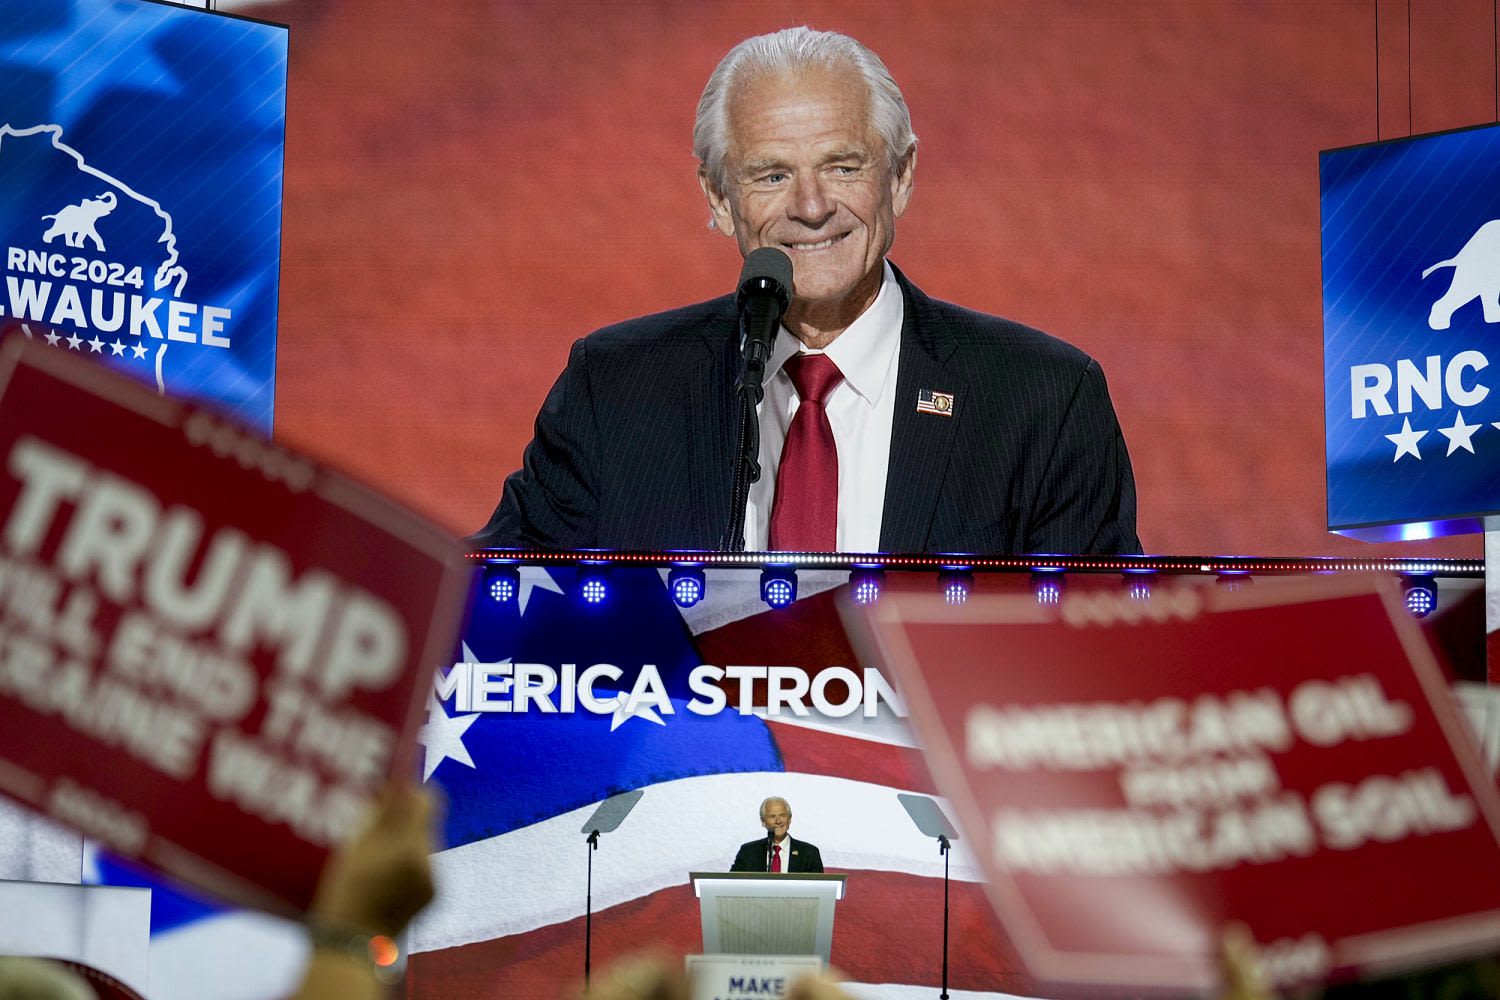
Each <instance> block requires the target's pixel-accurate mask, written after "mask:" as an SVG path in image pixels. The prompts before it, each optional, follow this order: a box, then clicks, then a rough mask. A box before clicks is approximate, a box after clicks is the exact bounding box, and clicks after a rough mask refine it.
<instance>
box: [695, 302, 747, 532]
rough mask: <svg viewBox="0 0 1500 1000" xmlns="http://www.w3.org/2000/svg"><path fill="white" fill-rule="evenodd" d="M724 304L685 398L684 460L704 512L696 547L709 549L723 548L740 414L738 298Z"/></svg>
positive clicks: (707, 329) (708, 334)
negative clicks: (736, 382)
mask: <svg viewBox="0 0 1500 1000" xmlns="http://www.w3.org/2000/svg"><path fill="white" fill-rule="evenodd" d="M725 302H726V306H725V308H724V310H723V312H722V313H721V315H720V316H719V317H717V318H716V319H715V320H714V322H713V323H712V324H711V325H709V326H706V327H705V328H704V330H703V331H702V332H703V342H702V348H703V351H704V352H705V356H704V359H705V360H706V361H707V365H706V375H705V376H703V377H697V378H689V379H687V380H686V383H687V384H686V386H685V390H686V391H684V392H683V395H682V398H683V402H684V404H685V412H684V413H683V420H684V423H685V425H686V426H687V428H688V437H687V445H688V447H687V454H686V455H685V456H684V459H685V461H686V462H687V463H688V468H689V470H690V473H689V475H690V477H691V482H692V489H693V493H694V496H695V497H696V498H697V501H698V502H697V503H696V504H694V506H693V509H694V510H697V511H700V512H702V513H701V515H700V522H699V524H697V525H695V526H694V531H693V534H694V535H696V536H697V538H698V544H697V546H696V547H700V548H705V549H717V548H718V547H719V540H720V536H721V535H722V534H723V533H724V528H725V526H726V525H727V524H728V521H729V494H730V490H731V483H730V475H731V473H732V472H733V470H732V469H731V468H730V465H731V463H733V462H734V449H735V429H736V428H735V417H736V415H737V414H738V409H737V406H736V404H737V402H738V400H737V399H736V398H735V394H734V380H735V379H736V378H737V377H738V376H739V342H738V341H739V338H738V337H737V336H735V334H736V333H737V331H736V329H735V327H736V316H735V314H734V299H733V298H732V297H731V298H728V299H726V300H725ZM687 370H688V371H705V367H699V366H698V365H696V364H695V365H689V366H688V368H687Z"/></svg>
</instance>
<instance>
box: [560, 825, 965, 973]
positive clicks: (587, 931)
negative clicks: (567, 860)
mask: <svg viewBox="0 0 1500 1000" xmlns="http://www.w3.org/2000/svg"><path fill="white" fill-rule="evenodd" d="M598 849H599V831H598V830H593V831H591V832H590V833H589V839H588V855H589V878H588V888H587V889H586V890H585V894H584V907H583V991H584V992H585V993H587V992H588V989H589V959H590V958H591V957H592V954H593V948H594V852H595V851H597V850H598ZM944 947H945V948H946V945H945V946H944ZM943 975H944V980H943V981H944V982H945V983H946V982H947V970H946V967H945V969H944V974H943ZM945 988H946V987H945Z"/></svg>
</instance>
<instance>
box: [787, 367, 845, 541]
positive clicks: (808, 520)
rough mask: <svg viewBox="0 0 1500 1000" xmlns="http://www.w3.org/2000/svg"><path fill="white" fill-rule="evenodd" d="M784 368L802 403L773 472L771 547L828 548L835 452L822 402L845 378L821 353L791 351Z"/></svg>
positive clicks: (834, 531) (832, 537)
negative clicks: (774, 477) (774, 492)
mask: <svg viewBox="0 0 1500 1000" xmlns="http://www.w3.org/2000/svg"><path fill="white" fill-rule="evenodd" d="M783 367H784V368H785V369H786V373H787V375H789V376H791V379H792V385H794V386H796V387H797V397H798V398H799V399H800V400H801V401H802V402H801V404H800V405H799V406H798V407H797V412H796V414H794V415H793V416H792V425H791V426H790V427H788V428H787V432H786V443H785V444H784V445H782V448H781V465H780V466H779V467H778V468H777V470H776V498H775V499H774V500H773V501H772V502H771V538H770V543H771V548H772V549H777V550H780V551H786V552H796V551H804V552H832V551H834V549H835V548H836V547H837V545H838V524H839V453H838V448H837V447H836V446H835V445H834V443H833V426H832V425H831V424H829V422H828V413H827V412H826V411H825V410H824V407H823V404H824V403H825V402H826V401H827V399H828V394H829V393H831V392H833V390H834V389H835V388H837V387H838V384H839V383H840V382H842V381H843V380H844V376H843V373H841V372H840V371H839V369H838V366H837V365H835V364H834V363H833V361H832V359H830V358H829V357H828V355H826V354H793V355H792V356H791V357H789V358H787V359H786V364H785V365H784V366H783Z"/></svg>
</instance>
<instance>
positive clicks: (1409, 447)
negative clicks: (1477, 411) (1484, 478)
mask: <svg viewBox="0 0 1500 1000" xmlns="http://www.w3.org/2000/svg"><path fill="white" fill-rule="evenodd" d="M1483 426H1484V424H1469V423H1465V422H1464V411H1463V410H1459V411H1458V415H1457V416H1456V417H1454V418H1453V425H1452V426H1451V427H1439V428H1438V429H1437V432H1438V433H1439V434H1441V435H1443V437H1445V438H1447V439H1448V450H1447V451H1446V452H1444V453H1443V454H1444V456H1447V455H1451V454H1453V453H1454V452H1455V451H1458V450H1459V449H1460V448H1462V449H1463V450H1464V451H1467V452H1468V453H1469V454H1470V455H1473V454H1474V453H1475V452H1474V432H1475V431H1477V430H1479V428H1481V427H1483ZM1490 426H1491V427H1495V428H1500V420H1496V421H1492V422H1491V423H1490ZM1427 433H1428V432H1427V431H1418V430H1413V429H1412V426H1411V418H1410V417H1406V418H1404V419H1403V420H1402V421H1401V432H1400V433H1399V434H1387V435H1386V436H1385V437H1386V440H1388V441H1390V442H1391V443H1392V444H1394V445H1395V446H1396V457H1395V458H1393V459H1391V461H1392V462H1399V461H1401V456H1402V455H1410V456H1411V457H1412V458H1415V459H1416V460H1417V461H1419V462H1420V461H1421V460H1422V453H1421V451H1419V450H1418V449H1417V442H1418V441H1420V440H1422V438H1424V437H1426V436H1427Z"/></svg>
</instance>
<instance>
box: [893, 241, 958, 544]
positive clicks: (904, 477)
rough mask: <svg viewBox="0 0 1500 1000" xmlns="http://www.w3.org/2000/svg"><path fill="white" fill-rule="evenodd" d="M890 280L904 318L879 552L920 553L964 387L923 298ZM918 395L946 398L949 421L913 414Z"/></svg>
mask: <svg viewBox="0 0 1500 1000" xmlns="http://www.w3.org/2000/svg"><path fill="white" fill-rule="evenodd" d="M896 277H897V279H898V280H899V281H900V282H901V288H902V292H903V293H904V295H905V299H906V306H905V310H906V315H905V318H904V321H903V323H902V326H901V358H900V365H899V368H898V371H897V375H896V414H895V418H894V421H893V423H892V427H891V458H890V465H889V467H888V471H887V474H886V483H885V513H884V515H883V516H882V519H881V527H880V548H881V550H882V551H884V552H922V551H925V550H926V547H927V537H928V533H929V530H930V529H931V526H932V517H933V512H934V511H935V510H936V508H937V502H938V497H939V496H940V495H941V493H942V489H943V478H944V476H945V475H946V472H947V469H948V459H949V456H950V453H951V452H952V449H953V438H954V432H955V431H956V429H957V427H958V422H959V421H960V420H962V419H963V412H964V405H965V401H966V399H967V398H968V391H969V385H968V382H967V380H966V379H964V378H962V377H961V375H962V373H961V372H960V371H959V368H958V366H957V365H950V364H949V361H950V360H952V356H953V352H954V350H955V349H956V348H957V346H958V345H957V341H956V340H955V339H954V337H953V334H952V332H951V331H950V330H948V328H947V326H946V324H944V323H943V322H942V320H941V319H939V318H938V316H937V315H936V314H935V313H934V311H933V310H932V309H931V308H930V307H929V306H928V300H927V296H925V295H923V294H922V293H921V292H920V291H918V290H917V289H916V288H915V287H913V286H912V284H911V282H909V281H907V280H906V276H905V275H903V274H901V272H900V271H897V272H896ZM923 389H930V390H933V391H935V392H944V393H951V394H952V395H953V397H954V406H953V413H952V415H951V416H939V415H936V414H932V413H919V412H918V411H917V394H918V392H920V391H921V390H923Z"/></svg>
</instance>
